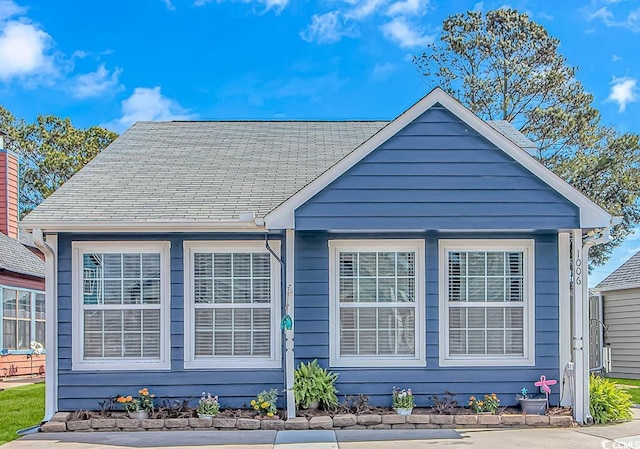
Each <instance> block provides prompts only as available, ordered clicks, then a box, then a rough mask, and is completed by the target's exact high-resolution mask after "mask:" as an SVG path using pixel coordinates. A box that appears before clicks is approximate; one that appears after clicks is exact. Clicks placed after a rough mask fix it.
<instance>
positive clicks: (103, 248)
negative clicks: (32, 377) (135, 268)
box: [71, 241, 171, 371]
mask: <svg viewBox="0 0 640 449" xmlns="http://www.w3.org/2000/svg"><path fill="white" fill-rule="evenodd" d="M71 251H72V256H71V304H72V306H71V307H72V317H71V322H72V336H73V344H72V350H71V361H72V364H71V369H72V371H85V370H88V371H94V370H95V371H129V370H169V369H171V242H169V241H91V242H85V241H82V242H72V243H71ZM89 251H90V252H102V253H160V288H161V291H160V313H161V319H160V340H161V342H160V358H159V359H153V360H149V359H128V358H126V359H125V358H105V359H95V360H85V359H84V356H83V354H84V338H83V336H84V319H83V318H84V317H83V311H84V309H83V304H82V301H83V299H82V292H83V285H82V284H83V275H82V266H83V265H82V255H83V254H85V253H86V252H89ZM125 306H126V305H125ZM125 306H123V307H125Z"/></svg>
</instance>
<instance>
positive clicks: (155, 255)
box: [73, 242, 170, 369]
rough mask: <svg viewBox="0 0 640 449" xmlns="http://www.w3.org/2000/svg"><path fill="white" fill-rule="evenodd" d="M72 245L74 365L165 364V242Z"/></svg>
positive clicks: (134, 366)
mask: <svg viewBox="0 0 640 449" xmlns="http://www.w3.org/2000/svg"><path fill="white" fill-rule="evenodd" d="M73 246H74V275H75V276H77V280H76V282H75V283H74V298H75V301H76V302H75V304H76V305H77V308H76V309H77V310H76V315H75V321H76V322H75V323H74V331H75V332H77V334H78V338H75V339H74V342H76V346H74V369H83V368H99V369H142V368H144V367H145V366H147V367H149V368H152V367H153V368H168V367H169V360H168V356H167V353H168V349H167V348H168V346H169V345H168V337H169V336H168V332H169V326H168V324H167V321H168V313H169V312H168V307H169V297H170V296H169V285H170V281H169V269H168V264H169V244H168V243H165V242H117V243H116V242H113V243H112V242H109V243H90V242H74V244H73Z"/></svg>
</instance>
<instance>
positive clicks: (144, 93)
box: [0, 0, 640, 282]
mask: <svg viewBox="0 0 640 449" xmlns="http://www.w3.org/2000/svg"><path fill="white" fill-rule="evenodd" d="M502 6H510V7H513V8H517V9H519V10H521V11H526V12H528V13H529V15H530V16H531V17H532V18H533V19H534V20H535V21H537V22H539V23H541V24H542V25H544V26H545V27H546V28H547V29H548V30H549V32H550V33H551V34H552V35H553V36H555V37H557V38H559V39H560V41H561V52H562V53H563V54H564V56H565V57H566V58H567V60H568V62H569V64H571V65H575V66H578V67H579V68H580V71H579V73H578V78H579V79H580V81H582V82H583V84H584V85H585V87H586V89H587V90H588V91H589V92H591V93H592V94H593V95H594V96H595V106H596V107H597V108H598V109H599V110H600V111H601V113H602V115H603V119H604V122H606V123H610V124H615V125H616V126H617V127H618V128H619V129H620V130H621V131H632V132H640V88H639V86H638V81H637V80H638V78H640V58H638V56H637V55H638V48H640V45H639V44H640V2H639V1H638V0H571V1H558V0H556V1H549V0H537V1H535V0H520V1H518V0H514V1H509V0H502V1H491V0H485V1H463V0H448V1H447V0H439V1H436V0H315V1H311V0H111V1H109V2H106V1H99V0H92V1H87V0H64V1H53V0H52V1H42V0H40V1H34V0H0V104H2V105H3V106H5V107H6V108H8V109H9V110H10V111H11V112H13V114H14V115H16V116H17V117H20V118H25V119H27V120H33V119H34V118H35V116H36V115H37V114H40V113H51V114H56V115H61V116H69V117H71V119H72V120H73V122H74V124H75V125H76V126H80V127H87V126H91V125H95V124H99V125H103V126H106V127H109V128H111V129H114V130H116V131H118V132H122V131H123V130H125V129H126V128H127V127H129V126H130V125H131V124H132V123H133V122H135V121H136V120H171V119H392V118H394V117H396V116H397V115H398V114H400V113H401V112H402V111H404V110H405V109H406V108H408V107H409V106H410V105H411V104H413V103H414V102H415V101H417V100H418V99H419V98H420V97H421V96H423V95H424V94H426V93H427V92H428V91H429V90H430V88H431V87H432V86H429V85H427V84H425V83H424V82H423V80H422V79H421V78H420V76H419V74H418V72H417V71H416V69H415V68H414V66H413V65H412V63H411V57H412V55H414V54H419V53H421V52H422V50H423V48H424V46H425V45H426V44H427V43H429V42H433V41H434V40H436V39H438V35H439V31H440V27H441V24H442V21H443V19H444V18H446V17H447V16H448V15H450V14H452V13H457V12H464V11H467V10H472V9H475V10H485V11H486V10H489V9H495V8H499V7H502ZM638 250H640V233H638V234H635V235H633V236H631V238H629V239H628V241H627V242H626V243H625V245H624V246H623V247H622V248H620V249H618V250H617V251H616V252H615V254H614V256H613V257H612V259H611V262H610V263H609V264H608V265H607V266H605V267H601V268H598V269H597V270H596V272H595V273H594V275H593V278H592V280H593V282H597V281H599V280H600V279H602V278H603V277H604V276H606V274H608V273H609V272H611V271H612V270H613V269H615V268H616V267H617V266H619V265H620V264H621V263H622V262H623V261H624V260H626V259H627V258H628V257H630V256H631V255H632V254H633V253H634V252H636V251H638Z"/></svg>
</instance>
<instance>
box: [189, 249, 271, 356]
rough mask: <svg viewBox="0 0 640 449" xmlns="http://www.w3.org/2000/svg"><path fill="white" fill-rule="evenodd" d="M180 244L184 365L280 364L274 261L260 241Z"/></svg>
mask: <svg viewBox="0 0 640 449" xmlns="http://www.w3.org/2000/svg"><path fill="white" fill-rule="evenodd" d="M269 244H270V247H272V249H274V251H275V250H277V251H279V242H270V243H269ZM184 245H185V256H184V257H185V278H187V276H188V279H190V281H189V282H186V283H185V367H186V368H232V367H237V366H243V367H249V366H251V367H265V368H266V367H278V366H280V355H279V354H280V349H279V346H280V345H279V344H278V343H277V341H278V339H279V335H280V333H279V332H278V331H279V329H278V326H277V320H278V319H279V304H280V265H279V263H278V262H277V260H276V259H275V257H273V256H272V255H271V254H270V253H269V252H268V251H267V249H266V248H265V243H264V241H251V242H247V241H238V242H229V241H225V242H185V244H184Z"/></svg>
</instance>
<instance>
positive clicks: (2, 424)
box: [0, 383, 44, 444]
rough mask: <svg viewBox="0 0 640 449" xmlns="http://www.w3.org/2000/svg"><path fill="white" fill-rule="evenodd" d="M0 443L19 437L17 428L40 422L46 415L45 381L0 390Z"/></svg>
mask: <svg viewBox="0 0 640 449" xmlns="http://www.w3.org/2000/svg"><path fill="white" fill-rule="evenodd" d="M0 410H1V411H2V419H0V444H4V443H7V442H9V441H12V440H15V439H16V438H18V435H17V434H16V430H19V429H24V428H25V427H30V426H35V425H37V424H40V421H41V420H42V418H43V417H44V383H39V384H33V385H26V386H24V387H18V388H9V389H7V390H4V391H0Z"/></svg>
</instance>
